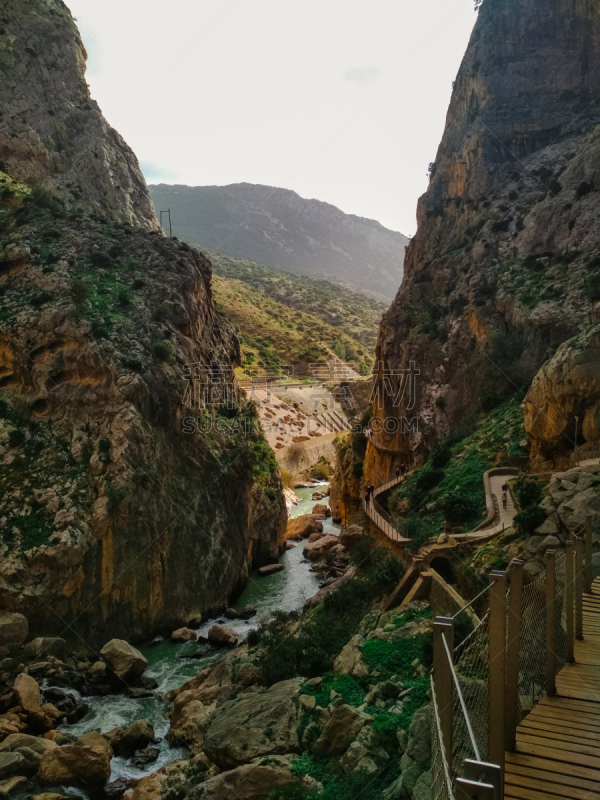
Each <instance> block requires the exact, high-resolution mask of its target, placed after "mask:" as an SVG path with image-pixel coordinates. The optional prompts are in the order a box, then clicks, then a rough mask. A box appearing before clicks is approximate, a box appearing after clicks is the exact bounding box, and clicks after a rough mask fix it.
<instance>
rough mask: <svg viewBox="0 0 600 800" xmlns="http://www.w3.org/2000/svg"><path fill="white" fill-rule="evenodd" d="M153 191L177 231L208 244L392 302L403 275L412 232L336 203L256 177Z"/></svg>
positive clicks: (202, 243) (157, 201)
mask: <svg viewBox="0 0 600 800" xmlns="http://www.w3.org/2000/svg"><path fill="white" fill-rule="evenodd" d="M150 191H151V192H152V199H153V200H154V204H155V206H156V208H170V209H171V211H172V212H173V223H174V230H175V232H176V233H177V235H178V236H180V237H181V238H184V239H187V240H189V241H190V242H196V243H197V244H200V245H202V246H203V247H208V248H210V249H212V250H217V251H219V252H223V253H227V254H228V255H230V256H237V257H240V258H247V259H250V260H252V261H256V262H258V263H259V264H268V265H270V266H274V267H280V268H282V269H284V270H286V271H288V272H291V273H293V274H295V275H311V276H313V277H317V278H331V279H333V280H335V281H337V282H338V283H342V284H343V285H345V286H350V287H351V288H354V289H358V290H359V291H361V292H365V293H366V294H369V295H372V296H374V297H377V298H378V299H382V300H385V301H386V302H389V300H390V298H391V297H393V296H394V293H395V291H396V289H397V288H398V285H399V283H400V281H401V280H402V261H403V258H404V249H405V247H406V245H407V243H408V239H407V238H406V236H403V235H402V234H401V233H398V232H397V231H391V230H388V229H387V228H384V227H383V225H381V224H380V223H379V222H376V221H375V220H372V219H364V218H362V217H357V216H355V215H353V214H344V212H343V211H340V209H339V208H336V207H335V206H332V205H330V204H329V203H322V202H320V201H319V200H306V199H305V198H303V197H300V195H298V194H296V192H292V191H290V190H289V189H278V188H275V187H273V186H260V185H254V184H251V183H237V184H231V185H230V186H167V185H165V184H160V185H158V186H151V187H150Z"/></svg>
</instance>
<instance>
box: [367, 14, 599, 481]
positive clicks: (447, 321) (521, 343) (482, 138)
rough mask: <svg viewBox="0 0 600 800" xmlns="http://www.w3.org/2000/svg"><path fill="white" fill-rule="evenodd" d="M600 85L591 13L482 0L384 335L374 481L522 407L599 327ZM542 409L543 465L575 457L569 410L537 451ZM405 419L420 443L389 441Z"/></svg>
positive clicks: (532, 429) (400, 437) (535, 428)
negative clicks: (476, 423)
mask: <svg viewBox="0 0 600 800" xmlns="http://www.w3.org/2000/svg"><path fill="white" fill-rule="evenodd" d="M599 80H600V8H599V6H598V4H597V3H596V2H584V1H583V0H484V3H483V5H482V7H481V10H480V12H479V18H478V20H477V23H476V25H475V28H474V31H473V34H472V38H471V41H470V44H469V47H468V50H467V52H466V55H465V57H464V60H463V63H462V65H461V67H460V71H459V73H458V76H457V79H456V82H455V86H454V91H453V95H452V101H451V104H450V108H449V111H448V116H447V122H446V129H445V132H444V135H443V139H442V142H441V144H440V147H439V150H438V154H437V158H436V160H435V164H434V165H433V166H432V172H431V181H430V185H429V189H428V191H427V192H426V194H425V195H423V197H421V199H420V201H419V204H418V231H417V234H416V235H415V237H414V239H413V240H412V241H411V243H410V246H409V248H408V250H407V254H406V260H405V277H404V280H403V283H402V286H401V288H400V290H399V292H398V295H397V296H396V299H395V301H394V302H393V304H392V306H391V308H390V309H389V311H388V312H387V314H386V315H385V316H384V318H383V322H382V325H381V329H380V334H379V341H378V345H377V352H376V362H377V361H378V362H379V363H380V371H379V383H380V385H381V387H382V391H381V392H380V395H379V397H378V398H377V400H376V402H375V405H374V414H375V415H376V416H378V417H381V418H382V419H384V420H387V421H388V424H387V428H388V431H389V432H388V433H386V432H385V431H382V432H380V433H378V434H376V436H375V442H376V444H377V445H379V448H380V449H379V448H373V447H372V446H371V445H369V449H368V452H367V458H366V462H365V472H366V477H367V480H369V481H371V480H373V481H374V482H377V481H378V480H384V479H387V477H388V475H389V471H390V469H392V467H393V466H394V465H395V464H397V463H402V462H404V463H409V464H417V465H418V464H420V463H422V462H423V460H424V459H425V457H426V455H427V453H428V452H429V450H430V448H431V447H432V445H433V444H434V443H436V442H437V441H439V440H440V439H443V438H444V437H445V436H446V435H447V434H448V433H449V431H451V430H452V429H453V428H454V427H455V426H456V425H457V424H458V423H460V422H461V421H462V422H463V423H464V422H465V420H466V419H467V418H468V416H469V415H470V414H472V413H476V412H477V411H479V410H484V411H485V410H489V409H491V408H493V407H495V405H497V404H498V403H500V402H502V401H503V400H504V399H506V398H508V397H509V396H510V395H512V394H514V393H515V392H520V393H521V395H522V396H523V398H524V396H525V392H526V391H527V387H528V386H529V384H530V382H531V380H532V378H533V377H534V376H535V374H536V373H537V372H538V370H540V368H541V367H542V365H543V364H544V363H545V362H547V361H548V360H549V359H551V358H552V357H553V356H554V353H555V352H556V349H557V347H558V346H559V345H561V344H562V343H563V342H565V341H567V340H569V339H571V337H574V336H576V334H578V333H579V332H580V331H581V330H582V329H586V328H587V327H589V326H590V325H593V324H594V323H595V322H597V321H598V316H599V312H600V306H599V305H598V303H599V301H600V213H599V212H600V194H599V191H600V127H598V124H599V123H600V98H599V97H598V94H597V86H598V82H599ZM411 362H413V363H414V369H416V370H419V371H420V375H419V376H418V377H417V378H416V381H417V397H416V404H415V407H414V408H407V406H410V405H411V401H409V394H410V392H409V391H408V381H407V378H406V372H403V371H406V370H409V369H410V365H411ZM413 371H414V370H413ZM546 402H549V403H552V401H551V400H549V401H546V399H543V400H542V399H540V398H539V397H537V395H534V394H531V395H530V397H529V398H528V403H527V404H526V427H527V429H528V431H529V433H530V437H531V439H532V445H533V453H534V455H535V456H536V458H537V459H538V460H544V459H546V458H549V457H558V456H561V455H564V453H565V452H567V451H568V450H569V449H572V442H571V441H570V437H569V430H570V428H571V427H573V426H574V419H573V414H574V413H575V412H574V411H573V407H569V405H568V403H567V404H566V405H565V406H564V408H562V409H561V411H560V413H559V410H558V408H556V409H554V410H553V411H552V415H553V416H554V417H555V418H556V420H558V418H559V417H561V414H562V417H564V419H563V418H562V417H561V421H560V424H559V427H560V428H561V429H560V430H559V431H558V433H557V432H556V431H554V432H553V433H552V437H551V438H552V440H553V441H552V442H549V443H547V445H546V444H544V442H542V441H536V437H538V436H542V437H544V436H548V435H549V434H548V429H547V427H546V429H545V430H544V431H542V428H541V427H540V425H539V422H537V423H534V417H535V415H536V414H537V413H538V412H539V409H540V403H541V404H542V405H544V404H545V403H546ZM557 402H558V403H559V404H560V403H562V401H561V400H557ZM546 412H547V409H546ZM546 412H545V413H546ZM563 412H564V413H563ZM581 413H584V412H583V411H582V412H581ZM403 416H406V417H407V419H409V420H412V419H413V418H414V417H415V416H418V419H419V430H418V433H415V432H411V431H409V432H406V433H404V434H403V433H402V431H401V429H400V430H396V429H395V427H394V424H393V423H394V421H395V420H400V419H401V418H402V417H403ZM587 424H588V425H590V426H591V422H590V423H587ZM398 428H400V426H399V425H398ZM592 433H593V431H592V430H591V428H590V430H589V431H588V434H589V435H591V434H592ZM385 450H388V451H389V450H391V451H395V452H396V453H397V455H396V456H391V455H390V454H389V452H384V451H385Z"/></svg>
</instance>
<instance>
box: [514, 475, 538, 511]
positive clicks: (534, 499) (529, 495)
mask: <svg viewBox="0 0 600 800" xmlns="http://www.w3.org/2000/svg"><path fill="white" fill-rule="evenodd" d="M543 491H544V484H543V483H542V482H541V481H539V480H537V479H536V478H534V479H529V480H528V479H527V478H525V477H523V475H520V476H519V477H518V478H517V480H516V481H515V483H514V492H515V495H516V497H517V500H518V501H519V505H520V506H521V508H522V509H525V508H527V507H528V506H532V505H538V503H541V502H542V496H543Z"/></svg>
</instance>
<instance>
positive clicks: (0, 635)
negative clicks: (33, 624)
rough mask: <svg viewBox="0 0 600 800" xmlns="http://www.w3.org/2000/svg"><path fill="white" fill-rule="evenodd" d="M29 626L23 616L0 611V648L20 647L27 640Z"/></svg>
mask: <svg viewBox="0 0 600 800" xmlns="http://www.w3.org/2000/svg"><path fill="white" fill-rule="evenodd" d="M28 631H29V625H28V624H27V619H26V618H25V617H24V616H23V614H13V613H11V612H10V611H0V646H1V647H9V648H10V647H14V646H15V645H16V646H19V645H22V644H23V642H24V641H25V639H26V638H27V633H28Z"/></svg>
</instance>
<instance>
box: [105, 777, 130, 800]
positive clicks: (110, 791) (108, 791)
mask: <svg viewBox="0 0 600 800" xmlns="http://www.w3.org/2000/svg"><path fill="white" fill-rule="evenodd" d="M128 784H129V779H128V778H117V780H116V781H111V782H110V783H107V784H106V786H105V787H104V795H105V797H108V798H109V800H112V799H113V798H116V800H119V798H121V797H123V795H124V794H125V792H126V791H127V790H128V788H129V786H128Z"/></svg>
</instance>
